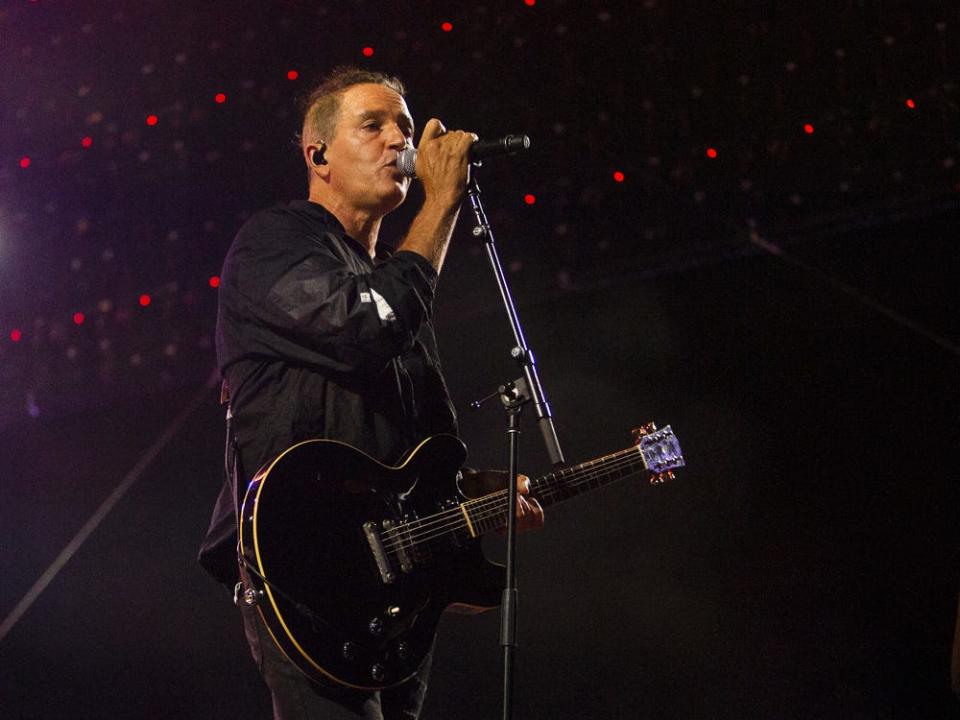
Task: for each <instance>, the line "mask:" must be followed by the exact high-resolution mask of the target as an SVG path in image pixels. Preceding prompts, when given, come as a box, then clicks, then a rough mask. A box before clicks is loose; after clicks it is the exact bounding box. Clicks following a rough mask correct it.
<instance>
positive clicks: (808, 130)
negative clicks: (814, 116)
mask: <svg viewBox="0 0 960 720" xmlns="http://www.w3.org/2000/svg"><path fill="white" fill-rule="evenodd" d="M803 131H804V132H805V133H806V134H807V135H813V125H811V124H810V123H807V124H806V125H804V126H803Z"/></svg>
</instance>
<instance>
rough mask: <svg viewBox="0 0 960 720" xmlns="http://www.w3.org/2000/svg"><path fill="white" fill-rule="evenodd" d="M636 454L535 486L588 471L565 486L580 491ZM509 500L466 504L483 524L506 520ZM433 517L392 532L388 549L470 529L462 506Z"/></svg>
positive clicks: (545, 494) (493, 497)
mask: <svg viewBox="0 0 960 720" xmlns="http://www.w3.org/2000/svg"><path fill="white" fill-rule="evenodd" d="M636 453H637V450H636V448H635V447H634V448H627V449H626V450H622V451H619V452H616V453H612V454H611V455H608V456H606V457H604V458H598V459H596V460H591V461H588V462H585V463H581V464H580V465H577V466H575V467H572V468H567V469H565V470H561V471H558V472H556V473H552V474H550V475H546V476H543V477H541V478H539V479H538V480H536V481H534V483H535V484H539V483H549V482H551V481H553V480H556V479H559V478H562V477H563V476H564V475H571V474H576V473H578V472H584V471H587V472H584V476H583V478H581V479H579V480H577V481H576V482H573V483H569V484H567V485H565V487H567V488H574V489H576V488H578V486H580V485H583V484H585V483H591V482H593V481H595V480H597V479H598V478H600V477H602V476H604V475H609V474H611V473H612V472H614V471H617V470H622V469H623V467H624V466H625V465H631V464H639V463H638V462H637V461H638V460H641V459H640V458H638V457H637V455H636ZM642 470H643V468H638V470H637V472H642ZM622 477H623V474H622V473H621V474H620V475H619V476H618V477H615V478H612V479H613V480H617V479H622ZM558 492H559V493H562V492H563V490H559V489H557V488H556V487H552V486H550V485H547V486H546V487H545V488H543V489H542V490H537V491H536V494H537V495H539V496H540V497H541V498H543V499H551V498H552V496H553V494H555V493H558ZM505 497H506V491H505V490H502V491H498V492H496V493H491V494H490V495H486V496H484V497H482V498H477V499H476V500H472V501H467V502H466V503H464V504H463V505H466V506H467V507H468V510H472V511H473V512H471V515H470V517H471V522H475V523H477V524H481V523H484V522H486V521H487V520H489V519H491V518H494V517H502V516H503V515H505V514H506V503H505ZM430 517H432V518H434V519H432V520H431V521H429V522H427V523H424V524H419V525H417V526H416V527H411V528H410V529H409V530H404V531H403V532H402V533H401V528H395V529H392V530H390V531H388V532H390V534H391V536H392V539H390V540H388V541H387V542H386V543H384V549H385V550H387V551H389V552H391V553H393V550H394V549H395V548H402V547H404V546H407V547H413V546H415V545H417V544H419V543H422V542H426V541H429V540H432V539H434V538H436V537H438V536H440V535H444V534H446V533H447V532H448V531H450V530H451V529H462V528H464V527H466V522H465V520H464V518H463V512H462V510H461V506H458V507H455V508H452V509H450V510H446V511H442V512H440V513H435V514H434V515H432V516H430ZM413 522H417V521H413ZM438 526H439V527H438ZM484 532H485V531H484Z"/></svg>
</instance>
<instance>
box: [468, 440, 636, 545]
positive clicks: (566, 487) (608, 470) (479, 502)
mask: <svg viewBox="0 0 960 720" xmlns="http://www.w3.org/2000/svg"><path fill="white" fill-rule="evenodd" d="M646 470H647V466H646V463H645V462H644V459H643V455H642V454H641V453H640V448H639V447H638V446H634V447H631V448H627V449H626V450H621V451H620V452H616V453H613V454H611V455H607V456H605V457H602V458H597V459H596V460H590V461H588V462H585V463H580V464H579V465H574V466H573V467H569V468H564V469H563V470H558V471H557V472H554V473H550V474H549V475H544V476H543V477H540V478H537V479H536V480H531V481H530V493H531V494H532V495H534V496H536V498H537V499H538V500H539V501H540V504H541V505H542V506H544V507H546V506H548V505H554V504H555V503H558V502H562V501H563V500H567V499H569V498H572V497H576V496H577V495H582V494H583V493H585V492H589V491H591V490H596V489H597V488H601V487H603V486H604V485H608V484H610V483H612V482H616V481H617V480H622V479H623V478H626V477H630V476H631V475H637V474H639V473H641V472H646ZM507 502H508V497H507V491H506V490H501V491H499V492H496V493H493V494H491V495H485V496H483V497H481V498H476V499H475V500H468V501H466V502H464V503H463V504H462V505H461V508H462V509H463V511H464V514H465V520H464V525H463V526H464V527H465V528H468V529H469V530H470V531H471V532H470V534H471V535H483V534H484V533H487V532H489V531H491V530H496V529H498V528H501V527H504V526H505V525H506V524H507V512H506V511H507ZM467 519H468V520H469V522H467Z"/></svg>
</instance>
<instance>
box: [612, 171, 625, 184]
mask: <svg viewBox="0 0 960 720" xmlns="http://www.w3.org/2000/svg"><path fill="white" fill-rule="evenodd" d="M613 179H614V181H615V182H623V181H624V180H626V179H627V176H626V175H624V174H623V173H622V172H620V171H619V170H615V171H614V173H613Z"/></svg>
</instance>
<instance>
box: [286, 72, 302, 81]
mask: <svg viewBox="0 0 960 720" xmlns="http://www.w3.org/2000/svg"><path fill="white" fill-rule="evenodd" d="M298 77H300V73H298V72H297V71H296V70H287V80H296V79H297V78H298Z"/></svg>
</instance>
